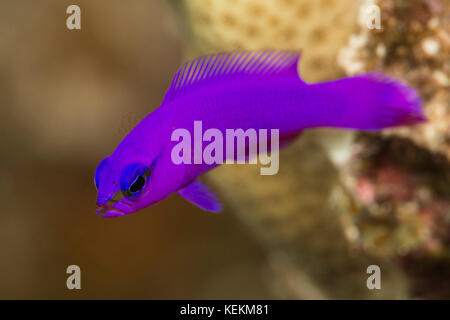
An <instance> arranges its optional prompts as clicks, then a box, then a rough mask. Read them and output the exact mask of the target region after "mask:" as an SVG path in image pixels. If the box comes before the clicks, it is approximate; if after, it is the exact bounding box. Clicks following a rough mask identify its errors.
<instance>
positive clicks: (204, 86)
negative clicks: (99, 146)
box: [95, 51, 425, 217]
mask: <svg viewBox="0 0 450 320" xmlns="http://www.w3.org/2000/svg"><path fill="white" fill-rule="evenodd" d="M299 58H300V53H299V52H293V51H252V52H235V53H222V54H217V55H211V56H205V57H200V58H198V59H196V60H194V61H192V62H188V63H186V64H185V66H184V67H182V68H181V69H180V70H179V71H178V72H177V74H176V75H175V77H174V80H173V82H172V85H171V87H170V88H169V90H168V91H167V93H166V95H165V98H164V101H163V102H162V104H161V106H160V107H159V108H157V109H156V110H155V111H153V112H152V113H150V114H149V115H148V116H147V117H146V118H144V119H143V120H142V121H141V122H140V123H139V124H138V125H137V126H136V127H135V128H134V129H133V130H132V131H131V132H130V133H129V134H128V135H127V136H126V137H125V138H124V139H123V141H122V142H121V143H120V144H119V146H118V147H117V148H116V150H115V151H114V152H113V153H112V154H111V155H110V156H109V157H107V158H105V159H104V160H103V161H102V162H101V163H100V165H99V166H98V168H97V171H96V175H95V180H96V186H97V189H98V198H97V206H98V209H97V213H98V214H99V215H101V216H104V217H114V216H121V215H125V214H129V213H132V212H135V211H137V210H139V209H142V208H144V207H147V206H149V205H151V204H153V203H156V202H158V201H160V200H162V199H164V198H165V197H167V196H168V195H170V194H172V193H174V192H178V193H179V194H180V195H182V196H183V197H185V198H186V199H187V200H189V201H191V202H192V203H194V204H196V205H198V206H199V207H201V208H202V209H205V210H207V211H213V212H217V211H220V210H221V205H220V202H219V201H218V200H217V198H216V197H215V195H214V194H213V193H211V192H210V191H209V190H208V189H207V187H206V186H204V185H202V184H201V183H200V182H199V181H198V180H196V178H197V177H198V176H200V175H202V174H203V173H205V172H207V171H209V170H211V169H212V168H214V167H215V166H217V164H216V163H215V164H207V163H198V164H194V163H181V164H175V163H174V161H173V159H172V150H173V149H174V147H175V146H176V144H177V143H178V142H177V141H173V139H172V134H173V132H174V130H176V129H178V128H184V129H185V130H187V131H188V132H189V133H190V134H191V135H192V136H194V135H195V134H196V132H195V130H196V129H195V126H194V123H195V122H196V121H201V125H202V130H203V131H206V130H208V129H215V130H218V131H219V132H220V133H222V134H223V135H224V136H225V135H226V131H227V129H236V128H240V129H243V130H244V131H245V130H247V129H255V130H260V129H268V130H269V129H278V130H279V136H280V140H281V142H283V141H286V142H287V141H290V140H292V139H293V137H294V138H295V137H296V136H297V135H298V134H299V133H301V132H302V131H303V130H305V129H309V128H315V127H334V128H342V129H356V130H380V129H383V128H387V127H392V126H397V125H409V124H414V123H417V122H421V121H424V119H425V118H424V116H423V113H422V109H421V106H420V100H419V99H418V97H417V95H416V94H415V91H414V90H413V89H411V88H409V87H407V86H405V85H403V84H401V83H399V82H398V81H394V80H392V79H389V78H387V77H385V76H383V75H381V74H367V75H361V76H355V77H350V78H344V79H339V80H335V81H330V82H324V83H317V84H307V83H305V82H304V81H303V80H301V78H300V77H299V76H298V71H297V66H298V60H299ZM223 143H224V148H225V142H223ZM258 143H259V141H258ZM281 145H284V144H281ZM227 157H228V153H224V154H223V158H224V159H223V160H224V161H225V160H226V158H227Z"/></svg>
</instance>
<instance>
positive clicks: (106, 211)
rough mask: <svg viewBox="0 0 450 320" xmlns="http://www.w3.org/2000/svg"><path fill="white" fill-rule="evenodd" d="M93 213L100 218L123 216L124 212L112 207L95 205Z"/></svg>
mask: <svg viewBox="0 0 450 320" xmlns="http://www.w3.org/2000/svg"><path fill="white" fill-rule="evenodd" d="M95 213H96V214H97V215H98V216H100V217H102V218H114V217H121V216H124V215H125V213H124V212H122V211H120V210H118V209H114V208H102V207H99V206H97V209H96V210H95Z"/></svg>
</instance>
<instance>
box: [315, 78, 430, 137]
mask: <svg viewBox="0 0 450 320" xmlns="http://www.w3.org/2000/svg"><path fill="white" fill-rule="evenodd" d="M310 88H311V90H312V91H313V95H314V96H315V97H318V99H317V100H318V102H317V108H318V109H319V110H318V113H319V117H318V123H317V125H318V126H326V127H338V128H349V129H358V130H380V129H383V128H388V127H394V126H401V125H411V124H415V123H420V122H424V121H426V118H425V116H424V114H423V110H422V107H421V103H420V98H419V97H418V95H417V92H416V90H415V89H413V88H411V87H409V86H407V85H405V84H402V83H401V82H400V81H398V80H394V79H392V78H389V77H387V76H384V75H382V74H380V73H370V74H366V75H361V76H355V77H349V78H344V79H340V80H336V81H331V82H325V83H318V84H313V85H311V86H310Z"/></svg>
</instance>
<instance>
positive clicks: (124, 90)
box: [0, 0, 450, 299]
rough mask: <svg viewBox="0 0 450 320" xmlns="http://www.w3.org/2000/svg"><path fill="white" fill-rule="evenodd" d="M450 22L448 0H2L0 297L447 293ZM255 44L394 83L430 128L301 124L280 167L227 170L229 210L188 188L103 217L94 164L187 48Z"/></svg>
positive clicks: (223, 187) (187, 54) (309, 64)
mask: <svg viewBox="0 0 450 320" xmlns="http://www.w3.org/2000/svg"><path fill="white" fill-rule="evenodd" d="M71 4H77V5H78V6H79V7H80V8H81V30H68V29H67V28H66V19H67V17H68V16H69V15H68V14H66V8H67V7H68V6H69V5H71ZM374 8H375V9H374ZM376 8H378V9H379V10H380V11H379V12H380V13H381V20H380V22H381V28H378V29H377V28H375V29H370V28H368V25H367V23H366V22H367V14H366V13H367V12H368V10H369V11H370V12H371V13H374V12H375V13H376ZM374 10H375V11H374ZM449 26H450V4H449V2H448V1H446V0H409V1H406V0H405V1H401V0H379V1H369V0H367V1H366V0H364V1H363V0H361V1H358V0H339V1H338V0H314V1H310V0H171V1H163V0H133V1H130V2H124V1H119V0H110V1H106V0H96V1H87V0H77V1H75V2H74V1H65V0H58V1H57V0H42V1H39V2H38V1H31V0H20V1H12V0H0V104H1V107H0V123H1V126H0V130H1V131H0V133H1V134H0V150H1V151H0V152H1V157H0V200H1V201H0V203H1V206H2V210H1V211H2V213H1V214H0V298H2V299H14V298H23V299H49V298H55V299H81V298H84V299H98V298H102V299H218V298H224V299H227V298H228V299H280V298H283V299H333V298H344V299H377V298H387V299H412V298H413V299H427V298H440V299H445V298H450V232H449V231H450V162H449V161H450V147H449V146H450V129H449V128H450V126H449V123H450V117H449V115H450V107H449V105H450V104H449V101H450V98H449V92H450V90H449V88H450V81H449V77H450V30H449ZM264 48H279V49H288V48H290V49H302V50H303V56H302V61H301V63H300V66H299V71H300V74H301V75H302V77H303V78H304V79H305V80H306V81H310V82H315V81H325V80H330V79H335V78H338V77H343V76H349V75H353V74H358V73H363V72H368V71H372V70H381V71H383V72H385V73H388V74H390V75H393V76H395V77H398V78H401V79H402V80H403V81H404V82H406V83H408V84H409V85H411V86H413V87H415V88H417V89H418V91H419V94H420V96H421V98H422V100H423V104H424V109H425V113H426V115H427V117H428V119H429V122H428V123H427V124H426V125H421V126H417V127H414V128H399V129H393V130H389V131H386V132H383V133H377V134H375V133H373V134H359V133H350V132H344V131H331V130H314V131H311V132H308V133H305V134H304V135H302V138H301V139H299V141H298V142H296V143H295V144H294V145H293V146H291V147H289V148H288V149H285V150H283V151H282V152H281V155H280V172H279V174H277V175H275V176H260V175H259V169H258V168H257V167H256V166H226V167H225V166H223V167H220V168H218V169H216V170H214V171H212V172H211V173H208V174H207V177H206V179H207V180H208V183H209V184H210V185H212V187H213V189H214V190H216V191H217V193H218V195H219V197H220V198H221V199H223V201H224V203H225V211H224V212H223V214H220V215H212V214H208V213H205V212H202V211H201V210H199V209H198V208H196V207H194V206H193V205H191V204H190V203H188V202H186V201H185V200H183V199H182V198H180V197H179V196H178V195H172V196H170V197H169V198H168V199H166V200H164V201H162V202H161V203H158V204H156V205H154V206H152V207H150V208H146V209H144V210H142V211H140V212H139V213H136V214H133V215H129V216H127V217H123V218H118V219H102V218H100V217H98V216H96V215H95V212H94V209H95V200H96V190H95V187H94V183H93V178H94V172H95V169H96V167H97V164H98V163H99V161H100V160H101V159H103V158H104V156H105V155H107V154H110V153H111V152H112V150H114V148H115V147H116V146H117V144H118V143H119V142H120V141H121V140H122V138H123V137H124V135H125V134H126V133H127V132H128V131H129V130H131V129H132V128H133V126H134V125H135V124H136V123H137V122H138V121H139V119H141V118H143V117H144V116H145V115H147V114H148V113H149V112H151V111H152V110H153V109H154V108H156V107H157V106H158V105H159V104H160V102H161V100H162V97H163V95H164V93H165V90H166V89H167V88H168V86H169V85H170V82H171V78H172V76H173V74H174V73H175V72H176V70H177V69H178V67H179V66H180V65H181V64H182V62H183V61H185V60H186V59H189V58H193V57H196V56H198V55H201V54H206V53H212V52H218V51H227V50H243V49H264ZM72 264H75V265H79V266H80V268H81V286H82V289H81V290H72V291H70V290H68V289H67V288H66V279H67V276H68V275H67V274H66V268H67V266H69V265H72ZM373 264H375V265H378V266H380V268H381V272H382V273H381V281H382V283H381V286H382V287H381V290H369V289H367V286H366V280H367V277H368V276H369V275H368V274H367V273H366V269H367V267H368V266H369V265H373Z"/></svg>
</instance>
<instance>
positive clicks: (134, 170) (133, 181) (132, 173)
mask: <svg viewBox="0 0 450 320" xmlns="http://www.w3.org/2000/svg"><path fill="white" fill-rule="evenodd" d="M150 173H151V170H150V169H149V168H148V167H147V166H145V165H144V164H142V163H133V164H130V165H128V166H126V167H125V168H124V169H123V171H122V174H121V177H120V189H121V191H122V193H123V194H124V195H125V197H127V198H128V199H130V200H134V199H136V198H138V197H139V195H140V193H141V191H142V190H143V189H144V188H145V185H146V184H147V181H148V178H149V177H150Z"/></svg>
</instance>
